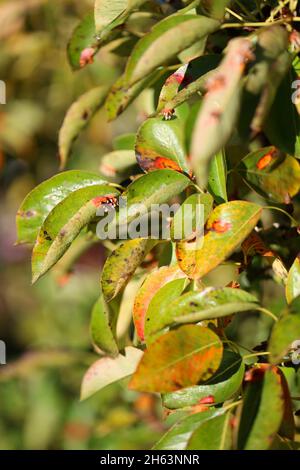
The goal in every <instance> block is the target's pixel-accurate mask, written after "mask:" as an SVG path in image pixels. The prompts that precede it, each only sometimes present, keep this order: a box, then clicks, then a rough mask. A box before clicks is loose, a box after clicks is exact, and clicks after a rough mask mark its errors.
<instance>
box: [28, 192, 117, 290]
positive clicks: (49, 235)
mask: <svg viewBox="0 0 300 470" xmlns="http://www.w3.org/2000/svg"><path fill="white" fill-rule="evenodd" d="M118 194H119V193H118V191H117V190H116V189H115V188H113V187H111V186H109V185H95V186H88V187H84V188H81V189H78V190H77V191H73V192H72V193H71V194H69V195H68V196H67V197H66V198H65V199H64V200H62V201H61V202H60V203H59V204H57V205H56V206H55V207H54V209H53V210H52V211H51V212H50V213H49V215H48V216H47V218H46V219H45V221H44V222H43V225H42V226H41V228H40V231H39V234H38V237H37V240H36V243H35V245H34V248H33V252H32V280H33V282H35V281H37V280H38V279H39V278H40V277H41V276H42V275H43V274H45V273H46V272H47V271H48V270H49V269H50V268H51V267H52V266H53V265H54V264H55V263H56V262H57V261H58V260H59V259H60V258H61V257H62V255H63V254H64V253H65V251H66V250H67V249H68V248H69V246H70V244H71V243H72V241H73V240H74V239H75V238H76V237H77V235H78V234H79V233H80V231H81V230H82V229H83V227H85V226H86V225H87V224H88V223H89V222H91V220H93V219H94V218H95V217H96V213H97V210H98V207H99V203H98V201H99V199H98V198H99V197H101V196H107V195H118Z"/></svg>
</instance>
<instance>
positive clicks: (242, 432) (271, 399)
mask: <svg viewBox="0 0 300 470" xmlns="http://www.w3.org/2000/svg"><path fill="white" fill-rule="evenodd" d="M283 414H284V399H283V394H282V387H281V379H280V375H279V371H278V369H276V368H272V367H271V366H270V368H268V369H267V370H266V371H265V373H264V375H263V380H262V381H261V380H259V379H258V381H256V382H253V383H249V385H248V387H247V390H246V396H245V398H244V403H243V410H242V416H241V421H240V426H239V448H240V449H241V448H242V449H244V450H266V449H269V448H270V447H271V445H272V442H273V439H274V438H275V435H276V433H277V431H278V429H279V427H280V424H281V421H282V418H283Z"/></svg>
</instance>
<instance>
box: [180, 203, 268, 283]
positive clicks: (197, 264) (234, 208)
mask: <svg viewBox="0 0 300 470" xmlns="http://www.w3.org/2000/svg"><path fill="white" fill-rule="evenodd" d="M261 211H262V208H261V207H260V206H258V205H256V204H253V203H250V202H246V201H231V202H228V203H225V204H221V205H220V206H218V207H216V209H214V211H213V212H212V213H211V215H210V216H209V218H208V221H207V224H206V231H207V233H206V235H205V236H204V239H203V244H202V246H201V247H200V248H198V249H197V244H198V242H196V247H195V249H193V246H191V244H189V243H187V242H179V243H177V247H176V255H177V260H178V264H179V266H180V268H181V269H182V270H183V271H184V272H185V273H186V275H187V276H188V277H190V278H194V279H197V278H202V277H203V276H205V274H207V273H208V272H210V271H211V270H212V269H214V268H215V267H216V266H218V265H219V264H220V263H222V261H224V260H225V259H226V258H228V256H229V255H230V254H231V253H232V252H233V251H234V250H235V249H236V248H237V247H238V246H239V245H240V243H241V242H242V241H243V240H244V239H245V238H246V237H247V235H249V233H250V232H251V230H252V229H253V228H254V227H255V225H256V224H257V222H258V220H259V218H260V215H261Z"/></svg>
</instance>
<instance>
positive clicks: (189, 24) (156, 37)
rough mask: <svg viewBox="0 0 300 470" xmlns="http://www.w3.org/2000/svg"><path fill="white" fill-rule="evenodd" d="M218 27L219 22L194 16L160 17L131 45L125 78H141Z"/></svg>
mask: <svg viewBox="0 0 300 470" xmlns="http://www.w3.org/2000/svg"><path fill="white" fill-rule="evenodd" d="M219 26H220V23H219V21H216V20H212V19H210V18H206V17H204V16H197V15H180V14H176V15H172V16H169V17H167V18H165V19H163V20H162V21H160V22H159V23H157V24H156V25H155V26H154V27H153V28H152V30H151V31H150V33H148V34H146V36H144V37H143V38H141V39H140V40H139V41H138V43H137V44H136V46H135V47H134V49H133V51H132V54H131V56H130V58H129V60H128V62H127V66H126V70H125V78H126V81H127V82H128V83H129V84H133V83H135V82H137V81H138V80H141V79H142V78H144V77H145V76H146V75H148V74H149V73H150V72H152V71H153V70H155V69H156V68H157V67H159V66H160V65H164V64H166V63H167V62H168V61H169V60H170V59H172V58H174V57H175V56H176V55H177V54H178V53H179V52H181V51H183V50H184V49H186V48H188V47H189V46H191V45H192V44H193V43H195V42H196V41H197V40H198V39H201V38H203V37H205V36H207V35H208V34H210V33H212V32H214V31H215V30H217V29H218V28H219Z"/></svg>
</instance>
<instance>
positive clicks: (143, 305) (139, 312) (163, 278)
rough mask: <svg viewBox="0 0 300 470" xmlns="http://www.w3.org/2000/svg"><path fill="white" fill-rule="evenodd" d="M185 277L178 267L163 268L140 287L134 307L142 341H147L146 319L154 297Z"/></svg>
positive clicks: (134, 319) (137, 328) (135, 319)
mask: <svg viewBox="0 0 300 470" xmlns="http://www.w3.org/2000/svg"><path fill="white" fill-rule="evenodd" d="M182 277H185V274H184V273H183V272H182V271H181V269H179V267H178V266H177V265H173V266H162V267H161V268H159V269H157V270H155V271H153V272H151V273H150V274H149V275H148V276H147V277H146V279H145V281H144V283H143V284H142V286H141V287H140V289H139V291H138V293H137V296H136V298H135V300H134V306H133V312H132V313H133V321H134V325H135V328H136V331H137V335H138V337H139V338H140V340H141V341H144V339H145V331H144V330H145V318H146V313H147V310H148V307H149V304H150V302H151V300H152V299H153V297H154V295H155V294H156V293H157V292H158V291H159V290H160V289H161V288H162V287H163V286H164V285H165V284H167V283H168V282H170V281H172V280H174V279H178V278H182Z"/></svg>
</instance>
